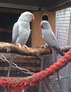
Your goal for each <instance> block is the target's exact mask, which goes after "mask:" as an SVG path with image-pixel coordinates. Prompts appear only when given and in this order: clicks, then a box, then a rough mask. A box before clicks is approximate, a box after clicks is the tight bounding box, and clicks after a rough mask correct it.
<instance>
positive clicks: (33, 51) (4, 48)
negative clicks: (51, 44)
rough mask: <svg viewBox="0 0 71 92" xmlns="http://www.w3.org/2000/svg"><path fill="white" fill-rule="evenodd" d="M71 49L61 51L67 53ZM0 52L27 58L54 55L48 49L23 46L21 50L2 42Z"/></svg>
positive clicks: (65, 48) (66, 48) (14, 45)
mask: <svg viewBox="0 0 71 92" xmlns="http://www.w3.org/2000/svg"><path fill="white" fill-rule="evenodd" d="M69 49H71V46H68V47H63V48H61V51H65V52H67V51H68V50H69ZM0 52H2V53H15V54H20V55H25V56H45V55H49V54H52V50H51V49H50V48H46V47H35V48H28V49H27V48H26V47H24V46H22V47H21V48H20V47H19V46H18V45H16V44H12V43H5V42H0Z"/></svg>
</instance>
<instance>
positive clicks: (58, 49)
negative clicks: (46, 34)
mask: <svg viewBox="0 0 71 92" xmlns="http://www.w3.org/2000/svg"><path fill="white" fill-rule="evenodd" d="M53 49H54V50H55V51H57V52H58V53H59V54H60V55H61V56H64V55H65V53H63V52H62V51H60V48H56V47H53Z"/></svg>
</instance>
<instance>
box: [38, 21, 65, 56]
mask: <svg viewBox="0 0 71 92" xmlns="http://www.w3.org/2000/svg"><path fill="white" fill-rule="evenodd" d="M40 26H41V27H42V37H43V39H44V40H45V42H46V44H47V45H48V46H49V47H51V48H52V49H53V50H55V51H57V52H58V53H59V54H60V55H61V56H64V55H65V54H64V53H63V52H62V51H60V46H59V44H58V42H57V39H56V37H55V35H54V33H53V31H52V28H51V26H50V24H49V22H48V21H46V20H43V21H41V23H40Z"/></svg>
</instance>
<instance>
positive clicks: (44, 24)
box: [40, 20, 49, 29]
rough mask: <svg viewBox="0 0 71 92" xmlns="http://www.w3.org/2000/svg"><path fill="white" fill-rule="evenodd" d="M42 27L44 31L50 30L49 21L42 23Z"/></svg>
mask: <svg viewBox="0 0 71 92" xmlns="http://www.w3.org/2000/svg"><path fill="white" fill-rule="evenodd" d="M40 27H41V28H42V29H48V28H49V23H48V21H46V20H43V21H41V23H40Z"/></svg>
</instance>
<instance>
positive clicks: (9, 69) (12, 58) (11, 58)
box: [7, 54, 15, 77]
mask: <svg viewBox="0 0 71 92" xmlns="http://www.w3.org/2000/svg"><path fill="white" fill-rule="evenodd" d="M14 57H15V54H11V57H10V64H9V68H8V73H7V77H9V76H10V71H11V67H12V64H13V60H14Z"/></svg>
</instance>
